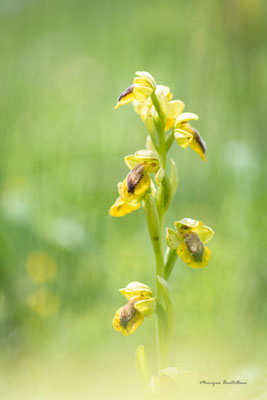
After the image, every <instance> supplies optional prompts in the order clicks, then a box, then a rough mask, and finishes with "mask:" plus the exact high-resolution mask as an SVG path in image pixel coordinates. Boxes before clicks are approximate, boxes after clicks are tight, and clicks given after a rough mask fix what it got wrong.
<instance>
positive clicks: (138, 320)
mask: <svg viewBox="0 0 267 400" xmlns="http://www.w3.org/2000/svg"><path fill="white" fill-rule="evenodd" d="M122 309H123V307H121V308H119V309H118V310H117V311H116V314H115V316H114V318H113V321H112V325H113V328H114V329H115V330H116V331H117V332H122V334H123V335H124V336H128V335H130V334H131V333H133V332H134V331H135V330H136V329H137V328H138V327H139V326H140V325H141V324H142V323H143V321H144V315H143V314H141V313H140V312H138V311H137V310H136V312H135V314H134V316H133V317H132V318H131V320H130V321H129V322H128V324H127V326H126V328H125V327H124V326H121V325H120V313H121V310H122Z"/></svg>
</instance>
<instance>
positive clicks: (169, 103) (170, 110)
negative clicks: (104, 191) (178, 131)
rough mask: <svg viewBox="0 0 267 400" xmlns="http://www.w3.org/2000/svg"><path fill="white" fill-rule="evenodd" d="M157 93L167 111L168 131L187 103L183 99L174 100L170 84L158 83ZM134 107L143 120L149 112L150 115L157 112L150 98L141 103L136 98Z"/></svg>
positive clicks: (166, 128)
mask: <svg viewBox="0 0 267 400" xmlns="http://www.w3.org/2000/svg"><path fill="white" fill-rule="evenodd" d="M156 94H157V96H158V98H159V101H160V104H161V107H162V109H163V110H164V113H165V118H166V125H165V131H167V130H169V129H170V128H172V127H173V124H174V122H175V119H176V118H177V117H178V115H180V114H181V113H182V112H183V110H184V107H185V105H184V102H183V101H181V100H172V98H173V94H172V93H171V91H170V88H169V87H168V86H164V85H157V86H156ZM133 107H134V110H135V112H136V113H137V114H139V115H140V117H141V119H142V121H145V120H146V118H147V115H148V113H150V115H154V113H155V110H154V106H153V105H152V101H151V99H150V98H148V99H147V100H145V101H143V102H141V103H140V102H138V101H136V100H135V101H134V102H133Z"/></svg>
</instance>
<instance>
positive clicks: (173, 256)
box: [164, 247, 177, 281]
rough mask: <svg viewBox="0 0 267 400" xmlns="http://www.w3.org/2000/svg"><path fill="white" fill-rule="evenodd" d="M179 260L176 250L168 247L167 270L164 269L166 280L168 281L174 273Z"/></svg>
mask: <svg viewBox="0 0 267 400" xmlns="http://www.w3.org/2000/svg"><path fill="white" fill-rule="evenodd" d="M176 260H177V253H176V250H174V249H170V248H169V247H168V249H167V252H166V256H165V268H164V278H165V280H166V281H167V280H168V279H169V277H170V275H171V273H172V270H173V267H174V265H175V262H176Z"/></svg>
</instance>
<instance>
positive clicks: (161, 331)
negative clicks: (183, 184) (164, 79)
mask: <svg viewBox="0 0 267 400" xmlns="http://www.w3.org/2000/svg"><path fill="white" fill-rule="evenodd" d="M151 100H152V103H153V105H154V107H155V109H156V111H157V114H158V120H157V123H156V128H157V131H158V137H159V149H158V155H159V157H160V162H161V166H162V168H163V169H164V170H165V168H166V143H165V123H166V120H165V114H164V112H163V110H162V108H161V104H160V101H159V98H158V96H157V95H156V94H155V93H153V94H152V96H151ZM165 181H167V179H165ZM166 194H167V186H166V182H162V184H161V185H160V187H159V189H158V194H157V213H158V220H159V235H158V236H159V242H160V243H159V249H160V251H159V252H156V251H155V256H156V275H157V276H160V277H164V257H163V243H164V236H163V231H164V216H165V212H166V207H165V205H166V201H165V197H166ZM156 279H157V278H156ZM157 298H158V302H159V303H161V304H163V302H164V296H163V293H162V289H161V286H160V284H159V283H158V280H157ZM166 329H167V327H166V323H165V322H164V320H163V319H162V317H161V316H160V314H158V319H157V338H158V349H159V361H160V362H159V363H160V368H165V367H166V366H167V365H168V352H169V350H168V346H166Z"/></svg>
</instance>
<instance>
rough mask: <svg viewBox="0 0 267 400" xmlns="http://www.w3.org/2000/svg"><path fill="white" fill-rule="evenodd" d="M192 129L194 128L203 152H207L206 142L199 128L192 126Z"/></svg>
mask: <svg viewBox="0 0 267 400" xmlns="http://www.w3.org/2000/svg"><path fill="white" fill-rule="evenodd" d="M191 129H192V131H193V134H194V137H195V139H196V141H197V143H198V144H199V145H200V147H201V149H202V151H203V153H204V154H205V153H206V151H207V146H206V143H205V142H204V140H203V139H202V137H201V135H200V133H199V132H198V130H196V129H195V128H191Z"/></svg>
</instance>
